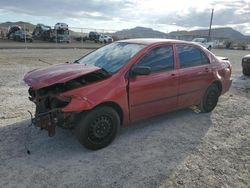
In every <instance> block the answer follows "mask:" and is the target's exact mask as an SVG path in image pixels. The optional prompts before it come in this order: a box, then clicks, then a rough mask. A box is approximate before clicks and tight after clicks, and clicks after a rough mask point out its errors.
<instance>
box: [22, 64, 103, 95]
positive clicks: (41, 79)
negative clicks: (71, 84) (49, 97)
mask: <svg viewBox="0 0 250 188" xmlns="http://www.w3.org/2000/svg"><path fill="white" fill-rule="evenodd" d="M100 69H101V68H100V67H96V66H93V65H83V64H77V63H73V64H68V63H67V64H66V63H65V64H59V65H54V66H51V67H48V68H41V69H35V70H32V71H30V72H28V73H27V74H26V75H25V76H24V82H25V83H26V84H28V85H29V86H30V87H32V88H33V89H35V90H36V89H40V88H43V87H48V86H51V85H53V84H57V83H65V82H67V81H70V80H72V79H74V78H77V77H80V76H83V75H86V74H89V73H92V72H95V71H98V70H100Z"/></svg>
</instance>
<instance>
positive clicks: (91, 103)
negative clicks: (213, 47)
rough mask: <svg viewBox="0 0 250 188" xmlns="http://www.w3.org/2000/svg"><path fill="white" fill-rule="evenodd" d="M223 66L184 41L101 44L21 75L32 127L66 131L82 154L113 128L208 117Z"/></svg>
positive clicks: (225, 81) (221, 89) (108, 137)
mask: <svg viewBox="0 0 250 188" xmlns="http://www.w3.org/2000/svg"><path fill="white" fill-rule="evenodd" d="M231 68H232V67H231V64H230V62H229V61H228V59H227V58H219V57H216V56H215V55H214V54H212V53H211V52H210V51H208V50H207V49H205V48H203V47H201V46H199V45H196V44H193V43H190V42H186V41H179V40H167V39H130V40H123V41H118V42H114V43H112V44H109V45H106V46H104V47H101V48H99V49H97V50H95V51H93V52H91V53H90V54H88V55H86V56H84V57H82V58H80V59H78V60H76V61H75V62H74V63H65V64H59V65H54V66H51V67H48V68H42V69H36V70H33V71H30V72H28V73H27V74H26V75H25V77H24V81H25V82H26V83H27V84H28V85H29V86H30V88H29V95H30V97H29V99H30V100H31V101H33V102H34V103H35V104H36V112H35V117H34V123H35V124H36V125H37V126H39V127H41V128H44V129H47V130H48V132H49V136H53V135H54V134H55V127H56V126H61V127H64V128H74V129H75V130H76V131H75V132H76V135H77V137H78V139H79V141H80V143H81V144H83V145H84V146H85V147H86V148H89V149H93V150H96V149H100V148H103V147H106V146H107V145H109V144H110V143H111V142H112V141H113V140H114V138H115V136H116V134H117V132H118V130H119V127H120V126H122V125H123V126H124V125H128V124H129V123H130V122H134V121H137V120H141V119H145V118H149V117H152V116H156V115H159V114H163V113H166V112H170V111H174V110H178V109H181V108H186V107H190V106H198V107H199V109H200V110H201V111H202V112H211V111H212V110H213V109H214V108H215V107H216V105H217V101H218V98H219V96H220V95H222V94H224V93H225V92H227V91H228V90H229V88H230V85H231V82H232V81H231V79H230V76H231Z"/></svg>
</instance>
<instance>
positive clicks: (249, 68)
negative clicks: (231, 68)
mask: <svg viewBox="0 0 250 188" xmlns="http://www.w3.org/2000/svg"><path fill="white" fill-rule="evenodd" d="M242 73H243V74H244V75H247V76H250V54H248V55H246V56H244V57H243V58H242Z"/></svg>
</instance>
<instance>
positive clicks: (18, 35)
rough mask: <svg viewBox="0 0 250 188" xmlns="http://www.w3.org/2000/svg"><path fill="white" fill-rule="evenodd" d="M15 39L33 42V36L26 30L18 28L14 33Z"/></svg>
mask: <svg viewBox="0 0 250 188" xmlns="http://www.w3.org/2000/svg"><path fill="white" fill-rule="evenodd" d="M13 39H14V40H16V41H25V40H26V41H27V42H32V41H33V39H32V36H31V35H30V34H29V33H28V32H27V31H24V30H18V31H16V32H15V33H14V35H13Z"/></svg>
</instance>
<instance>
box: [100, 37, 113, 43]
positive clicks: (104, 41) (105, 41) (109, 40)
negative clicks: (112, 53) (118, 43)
mask: <svg viewBox="0 0 250 188" xmlns="http://www.w3.org/2000/svg"><path fill="white" fill-rule="evenodd" d="M99 42H101V43H104V44H106V43H112V42H113V38H112V37H111V36H108V35H100V37H99Z"/></svg>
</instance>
